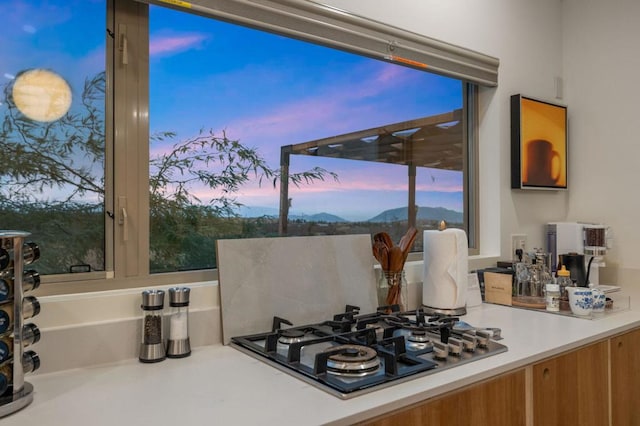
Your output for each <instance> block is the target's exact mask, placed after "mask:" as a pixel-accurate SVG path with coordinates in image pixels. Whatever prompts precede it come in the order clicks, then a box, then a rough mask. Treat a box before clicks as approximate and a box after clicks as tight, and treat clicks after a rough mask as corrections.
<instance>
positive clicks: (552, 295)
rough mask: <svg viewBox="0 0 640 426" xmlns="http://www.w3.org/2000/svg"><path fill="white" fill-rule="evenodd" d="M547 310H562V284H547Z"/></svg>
mask: <svg viewBox="0 0 640 426" xmlns="http://www.w3.org/2000/svg"><path fill="white" fill-rule="evenodd" d="M546 291H547V294H546V299H547V311H550V312H558V311H559V310H560V286H559V285H558V284H547V285H546Z"/></svg>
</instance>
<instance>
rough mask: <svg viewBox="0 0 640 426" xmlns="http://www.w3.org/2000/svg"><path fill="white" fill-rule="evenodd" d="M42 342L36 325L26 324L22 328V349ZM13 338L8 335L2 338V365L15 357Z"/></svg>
mask: <svg viewBox="0 0 640 426" xmlns="http://www.w3.org/2000/svg"><path fill="white" fill-rule="evenodd" d="M39 340H40V329H39V328H38V326H37V325H35V324H25V325H24V326H23V327H22V347H23V348H26V347H27V346H30V345H33V344H35V343H38V341H39ZM13 348H14V344H13V336H10V335H6V336H4V337H0V364H2V363H3V362H5V361H6V360H8V359H11V358H12V357H13Z"/></svg>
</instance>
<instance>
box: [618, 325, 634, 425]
mask: <svg viewBox="0 0 640 426" xmlns="http://www.w3.org/2000/svg"><path fill="white" fill-rule="evenodd" d="M611 420H612V422H611V424H612V426H637V425H640V330H635V331H631V332H629V333H625V334H622V335H620V336H616V337H612V338H611Z"/></svg>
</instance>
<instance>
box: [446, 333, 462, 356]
mask: <svg viewBox="0 0 640 426" xmlns="http://www.w3.org/2000/svg"><path fill="white" fill-rule="evenodd" d="M448 344H449V353H450V354H451V355H453V356H460V354H462V347H463V345H462V340H460V339H458V338H457V337H449V343H448Z"/></svg>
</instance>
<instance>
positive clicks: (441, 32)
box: [327, 0, 571, 259]
mask: <svg viewBox="0 0 640 426" xmlns="http://www.w3.org/2000/svg"><path fill="white" fill-rule="evenodd" d="M327 3H328V4H330V5H333V6H335V7H338V8H342V9H345V10H348V11H350V12H353V13H355V14H357V15H361V16H366V17H369V18H372V19H375V20H377V21H381V22H385V23H389V24H391V25H394V26H397V27H402V28H405V29H408V30H410V31H414V32H417V33H421V34H424V35H426V36H429V37H433V38H436V39H440V40H443V41H446V42H450V43H453V44H456V45H459V46H463V47H467V48H470V49H473V50H477V51H480V52H482V53H486V54H488V55H491V56H495V57H498V58H499V59H500V69H499V80H498V87H497V88H496V89H486V90H483V91H482V92H481V103H482V105H481V108H482V112H481V127H480V185H481V192H480V196H481V198H480V202H481V236H480V244H481V253H482V254H485V255H500V256H501V257H502V258H505V259H508V258H510V244H511V242H510V241H511V238H510V235H511V234H512V233H525V234H527V235H528V242H529V247H530V248H533V247H542V244H543V235H544V227H543V224H544V223H546V222H549V221H561V220H566V218H567V214H568V210H569V197H570V193H568V192H547V191H526V192H523V191H520V190H515V191H514V190H511V189H510V161H511V160H510V116H509V107H510V106H509V97H510V96H511V95H513V94H517V93H522V94H525V95H528V96H532V97H536V98H540V99H545V100H549V101H556V102H562V103H564V102H563V101H559V100H557V99H555V94H556V92H555V78H556V77H561V76H562V75H563V60H562V58H563V49H562V16H561V11H562V5H561V1H560V0H537V1H530V0H490V1H477V0H449V1H441V0H421V1H419V2H418V1H414V0H396V1H393V2H390V1H388V0H368V1H363V2H354V1H350V0H329V1H327ZM570 173H571V171H570Z"/></svg>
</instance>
